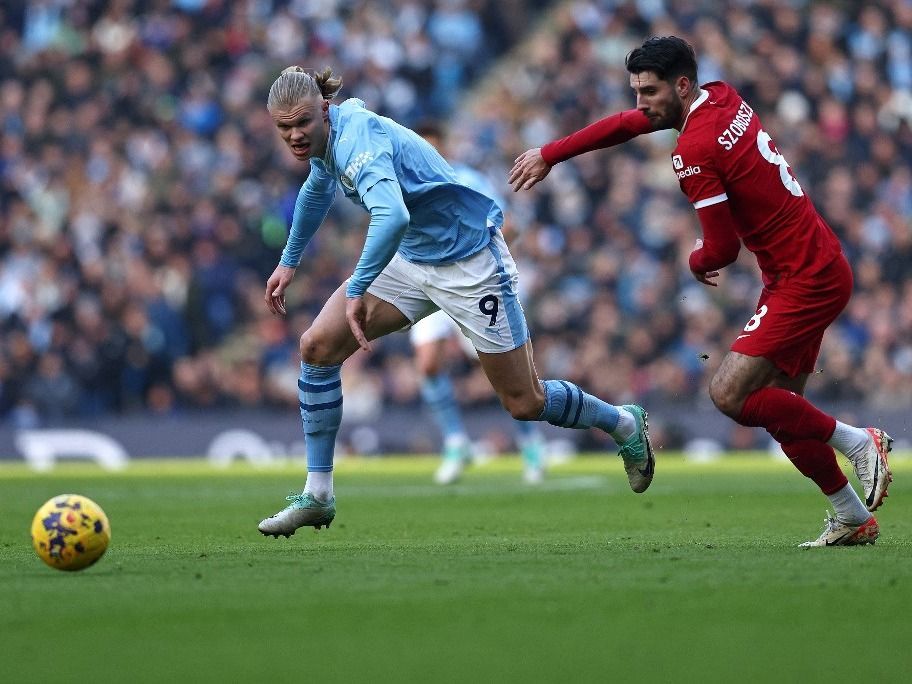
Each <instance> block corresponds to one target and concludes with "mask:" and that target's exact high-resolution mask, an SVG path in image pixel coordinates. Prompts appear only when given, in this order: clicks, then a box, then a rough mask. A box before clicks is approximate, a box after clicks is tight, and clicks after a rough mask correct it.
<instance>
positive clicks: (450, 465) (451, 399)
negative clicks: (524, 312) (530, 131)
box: [409, 122, 545, 485]
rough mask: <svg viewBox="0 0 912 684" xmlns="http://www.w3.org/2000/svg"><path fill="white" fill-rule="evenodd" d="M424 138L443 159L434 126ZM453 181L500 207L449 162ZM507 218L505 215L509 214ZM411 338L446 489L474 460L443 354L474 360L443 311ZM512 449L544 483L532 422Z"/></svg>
mask: <svg viewBox="0 0 912 684" xmlns="http://www.w3.org/2000/svg"><path fill="white" fill-rule="evenodd" d="M415 132H416V133H418V135H420V136H421V137H422V138H424V139H425V140H427V141H428V142H429V143H430V144H431V145H433V146H434V147H435V148H436V149H437V150H438V151H439V152H440V153H441V154H442V155H443V156H444V157H445V158H447V154H446V151H445V149H444V147H443V132H442V131H441V129H440V127H439V126H438V125H437V124H436V123H434V122H425V123H423V124H421V125H420V126H418V127H417V128H416V129H415ZM450 166H452V167H453V171H454V173H455V174H456V179H457V180H458V181H459V182H460V183H461V184H463V185H465V186H467V187H469V188H472V189H473V190H477V191H478V192H480V193H482V194H484V195H487V196H488V197H491V198H492V199H494V201H495V202H497V204H498V205H499V206H500V207H501V208H504V206H505V203H504V201H503V198H502V197H500V196H499V195H498V194H497V192H496V191H495V190H494V188H493V186H492V184H491V182H490V181H488V179H487V178H485V177H484V176H483V175H482V174H481V173H479V172H478V171H477V170H475V169H473V168H472V167H470V166H468V165H466V164H460V163H458V162H457V163H454V162H452V161H450ZM507 216H508V215H507ZM508 223H509V219H508V218H507V217H505V218H504V225H503V231H504V232H505V233H509V227H508V225H507V224H508ZM409 339H410V340H411V342H412V347H413V348H414V349H415V365H416V367H417V368H418V372H419V373H420V375H421V397H422V399H424V403H425V404H426V405H427V407H428V408H429V409H430V411H431V415H432V416H433V418H434V422H435V423H436V424H437V427H438V428H439V429H440V433H441V434H442V435H443V459H442V461H441V463H440V467H439V468H437V471H436V472H435V473H434V481H435V482H437V483H438V484H442V485H446V484H452V483H454V482H456V481H457V480H458V479H459V478H460V477H461V476H462V473H463V471H464V470H465V468H466V466H467V465H469V463H471V460H472V444H471V441H470V440H469V436H468V434H467V433H466V430H465V426H464V423H463V420H462V409H461V408H460V406H459V401H458V400H457V399H456V393H455V390H454V389H453V383H452V381H451V380H450V375H449V373H448V370H447V351H448V345H449V344H450V341H451V340H454V339H455V340H458V342H459V346H460V347H461V348H462V349H463V350H464V351H465V352H466V354H468V355H469V356H471V357H475V358H477V355H476V354H475V349H474V348H473V347H472V345H471V342H470V341H469V339H468V338H467V337H466V336H465V335H463V334H462V332H461V331H460V330H459V326H458V325H456V322H455V321H454V320H453V319H452V318H450V317H449V316H447V315H446V313H445V312H443V311H436V312H434V313H432V314H431V315H430V316H428V317H427V318H422V319H421V320H420V321H418V322H417V323H415V324H414V325H413V326H412V327H411V329H410V330H409ZM515 425H516V445H517V447H519V451H520V454H521V455H522V460H523V481H524V482H526V483H527V484H538V483H540V482H541V481H542V480H543V479H544V473H545V468H544V450H545V449H544V439H543V438H542V434H541V430H539V428H538V425H537V424H536V423H534V422H531V421H524V420H517V421H515Z"/></svg>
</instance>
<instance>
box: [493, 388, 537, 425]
mask: <svg viewBox="0 0 912 684" xmlns="http://www.w3.org/2000/svg"><path fill="white" fill-rule="evenodd" d="M500 402H501V403H502V404H503V407H504V408H505V409H506V410H507V412H508V413H509V414H510V415H511V416H512V417H513V418H515V419H516V420H538V419H539V417H540V416H541V412H542V409H543V408H544V406H545V397H544V395H542V394H536V393H534V392H526V393H524V394H520V395H515V396H507V397H501V398H500Z"/></svg>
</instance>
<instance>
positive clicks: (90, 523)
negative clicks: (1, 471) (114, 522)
mask: <svg viewBox="0 0 912 684" xmlns="http://www.w3.org/2000/svg"><path fill="white" fill-rule="evenodd" d="M110 540H111V525H110V523H108V516H106V515H105V512H104V511H103V510H101V506H99V505H98V504H97V503H95V502H94V501H92V500H91V499H89V498H88V497H85V496H81V495H79V494H61V495H60V496H55V497H54V498H53V499H50V500H49V501H47V502H45V504H44V505H43V506H42V507H41V508H39V509H38V512H37V513H35V517H34V518H33V519H32V546H34V547H35V553H37V554H38V557H39V558H40V559H41V560H43V561H44V562H45V563H47V564H48V565H50V566H51V567H52V568H57V569H58V570H82V569H83V568H87V567H89V566H90V565H92V564H93V563H94V562H95V561H97V560H98V559H99V558H101V557H102V556H103V555H104V552H105V551H107V549H108V542H109V541H110Z"/></svg>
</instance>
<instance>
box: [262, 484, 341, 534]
mask: <svg viewBox="0 0 912 684" xmlns="http://www.w3.org/2000/svg"><path fill="white" fill-rule="evenodd" d="M285 499H286V500H287V501H291V504H290V505H289V506H286V507H285V508H283V509H282V510H281V511H279V512H278V513H276V514H275V515H272V516H269V517H268V518H266V519H265V520H262V521H260V524H259V525H258V526H257V529H258V530H259V531H260V532H261V533H263V534H264V535H266V536H269V535H272V536H273V537H274V538H278V536H279V535H280V534H281V535H283V536H285V538H286V539H287V538H288V537H290V536H291V535H293V534H294V533H295V530H297V529H298V528H299V527H313V528H314V529H317V530H319V529H320V528H321V527H323V526H324V525H325V526H326V527H327V528H328V527H329V525H330V523H331V522H332V521H333V518H335V517H336V497H332V498H331V499H330V500H329V501H317V500H316V499H315V498H314V497H313V495H312V494H310V492H304V493H303V494H292V495H291V496H286V497H285Z"/></svg>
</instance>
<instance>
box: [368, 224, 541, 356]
mask: <svg viewBox="0 0 912 684" xmlns="http://www.w3.org/2000/svg"><path fill="white" fill-rule="evenodd" d="M518 280H519V275H518V274H517V272H516V264H515V262H514V261H513V257H512V256H511V255H510V250H509V249H508V248H507V244H506V242H504V239H503V235H501V233H500V231H499V230H498V231H495V232H494V234H493V235H492V237H491V242H490V243H489V244H488V246H487V247H485V248H484V249H482V250H480V251H479V252H478V253H476V254H473V255H472V256H470V257H466V258H465V259H460V260H459V261H454V262H453V263H450V264H442V265H434V264H416V263H413V262H411V261H407V260H405V259H404V258H403V257H402V256H401V255H399V253H396V254H395V256H393V259H392V261H390V262H389V264H387V266H386V268H384V269H383V272H382V273H380V275H379V276H377V278H376V280H374V282H373V283H371V286H370V287H369V288H367V291H368V292H370V293H371V294H372V295H374V296H375V297H379V298H380V299H382V300H383V301H385V302H389V303H390V304H392V305H393V306H395V307H396V308H397V309H399V311H401V312H402V314H403V315H404V316H405V317H406V318H408V319H409V320H410V321H411V322H412V324H415V323H417V322H418V321H420V320H421V319H422V318H425V317H426V316H429V315H430V314H432V313H434V312H435V311H437V310H438V309H441V310H443V311H445V312H446V313H447V314H448V315H449V317H450V318H452V319H453V320H454V321H455V322H456V324H457V325H458V326H459V328H460V330H462V332H463V334H464V335H465V336H466V337H468V338H469V339H470V340H471V341H472V345H473V346H474V347H475V349H477V350H478V351H480V352H485V353H488V354H498V353H503V352H508V351H512V350H513V349H516V348H517V347H521V346H523V345H524V344H525V343H526V341H527V340H528V339H529V328H528V326H527V325H526V316H525V314H524V313H523V310H522V306H521V305H520V303H519V298H518V297H517V295H516V289H517V281H518Z"/></svg>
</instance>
